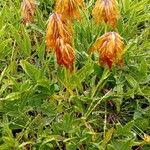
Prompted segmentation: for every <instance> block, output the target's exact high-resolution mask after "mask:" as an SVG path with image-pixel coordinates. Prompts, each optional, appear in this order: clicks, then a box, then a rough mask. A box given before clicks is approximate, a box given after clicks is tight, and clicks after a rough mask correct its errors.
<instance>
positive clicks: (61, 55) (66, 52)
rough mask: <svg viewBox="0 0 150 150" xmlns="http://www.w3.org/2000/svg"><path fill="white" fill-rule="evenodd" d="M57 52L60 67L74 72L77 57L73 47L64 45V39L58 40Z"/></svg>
mask: <svg viewBox="0 0 150 150" xmlns="http://www.w3.org/2000/svg"><path fill="white" fill-rule="evenodd" d="M55 51H56V57H57V63H58V64H59V65H64V66H65V67H66V68H67V69H69V70H72V69H73V62H74V58H75V56H74V49H73V48H72V47H71V45H70V44H68V43H64V41H63V40H62V39H59V38H58V39H57V44H56V50H55Z"/></svg>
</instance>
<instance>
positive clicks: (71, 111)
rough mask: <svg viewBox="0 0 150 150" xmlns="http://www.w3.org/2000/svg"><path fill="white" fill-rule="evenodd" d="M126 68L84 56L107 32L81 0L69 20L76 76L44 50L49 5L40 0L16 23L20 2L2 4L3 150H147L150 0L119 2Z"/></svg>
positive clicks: (51, 6)
mask: <svg viewBox="0 0 150 150" xmlns="http://www.w3.org/2000/svg"><path fill="white" fill-rule="evenodd" d="M118 3H119V10H120V13H121V18H120V19H119V21H118V24H117V27H116V29H115V32H118V33H119V34H120V35H121V37H123V40H124V43H125V53H124V55H123V62H124V65H123V67H119V66H117V65H115V66H113V68H112V69H111V70H110V71H109V70H108V69H106V68H103V67H101V66H100V65H99V64H98V53H93V54H92V55H91V54H89V49H90V47H91V46H92V44H93V43H94V42H95V40H96V38H97V37H99V36H101V35H103V34H104V32H105V31H106V30H107V31H111V28H110V27H107V29H106V27H105V26H106V25H104V24H101V25H95V24H94V22H93V20H92V18H91V11H92V9H93V6H94V1H92V0H91V1H88V0H87V1H86V2H85V4H86V6H85V8H86V9H84V10H83V11H81V14H82V19H81V20H80V21H75V22H74V26H73V28H74V36H73V39H74V49H75V64H74V67H75V71H73V73H69V72H68V71H67V70H66V69H65V68H64V67H62V66H59V65H58V64H57V62H56V57H55V55H54V53H53V52H50V53H46V52H45V49H46V46H45V45H46V44H45V35H46V30H47V23H48V18H49V15H50V14H51V13H52V12H53V10H54V1H52V0H38V1H37V9H36V13H35V18H34V21H33V22H32V23H31V24H29V25H28V26H25V25H23V24H22V23H21V10H20V6H21V1H20V0H1V1H0V150H30V149H31V150H150V5H149V0H118Z"/></svg>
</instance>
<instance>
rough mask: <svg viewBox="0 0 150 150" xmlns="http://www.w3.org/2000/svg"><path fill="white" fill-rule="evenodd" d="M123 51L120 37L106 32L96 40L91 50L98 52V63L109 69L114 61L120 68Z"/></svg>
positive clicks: (114, 33)
mask: <svg viewBox="0 0 150 150" xmlns="http://www.w3.org/2000/svg"><path fill="white" fill-rule="evenodd" d="M123 49H124V42H123V41H122V38H121V36H120V35H119V34H118V33H116V32H107V33H105V34H104V35H102V36H101V37H99V38H98V39H97V40H96V42H95V44H94V45H93V47H92V49H91V50H92V51H93V50H98V52H99V63H100V64H101V65H102V66H108V67H109V69H111V68H112V65H113V64H114V62H115V61H117V62H118V64H119V65H120V66H122V54H123Z"/></svg>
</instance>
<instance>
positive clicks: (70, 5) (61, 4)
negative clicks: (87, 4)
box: [55, 0, 84, 20]
mask: <svg viewBox="0 0 150 150" xmlns="http://www.w3.org/2000/svg"><path fill="white" fill-rule="evenodd" d="M83 6H84V3H83V1H82V0H56V4H55V11H56V12H57V13H60V14H62V15H64V16H65V17H69V19H70V20H73V19H75V18H77V19H78V20H80V7H83Z"/></svg>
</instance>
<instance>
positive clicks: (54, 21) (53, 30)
mask: <svg viewBox="0 0 150 150" xmlns="http://www.w3.org/2000/svg"><path fill="white" fill-rule="evenodd" d="M58 38H61V39H63V41H64V42H65V43H69V44H70V43H71V38H72V31H71V26H70V25H69V24H68V21H67V20H66V19H65V18H64V17H62V15H60V14H57V13H53V14H52V15H51V16H50V18H49V23H48V27H47V33H46V45H47V48H53V49H55V47H56V41H57V39H58Z"/></svg>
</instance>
